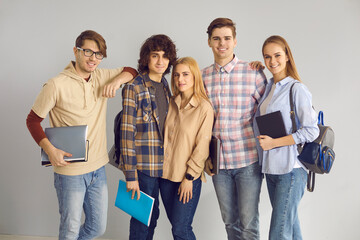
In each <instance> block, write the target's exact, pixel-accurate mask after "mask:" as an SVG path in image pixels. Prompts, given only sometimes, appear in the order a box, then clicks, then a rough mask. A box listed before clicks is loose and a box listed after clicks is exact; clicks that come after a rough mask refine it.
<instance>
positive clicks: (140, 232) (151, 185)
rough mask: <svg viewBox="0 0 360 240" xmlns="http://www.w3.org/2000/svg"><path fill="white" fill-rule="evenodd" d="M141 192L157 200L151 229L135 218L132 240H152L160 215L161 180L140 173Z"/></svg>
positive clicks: (132, 224)
mask: <svg viewBox="0 0 360 240" xmlns="http://www.w3.org/2000/svg"><path fill="white" fill-rule="evenodd" d="M138 179H139V186H140V190H141V191H143V192H145V193H146V194H148V195H150V196H152V197H153V198H154V199H155V202H154V207H153V212H152V215H151V221H150V225H149V227H148V226H146V225H145V224H143V223H142V222H139V221H138V220H136V219H135V218H131V220H130V237H129V239H130V240H151V239H153V236H154V231H155V227H156V222H157V219H158V218H159V215H160V210H159V191H160V186H159V185H160V181H161V178H158V177H150V176H148V175H146V174H143V173H141V172H140V171H138Z"/></svg>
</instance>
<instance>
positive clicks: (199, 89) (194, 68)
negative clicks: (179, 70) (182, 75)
mask: <svg viewBox="0 0 360 240" xmlns="http://www.w3.org/2000/svg"><path fill="white" fill-rule="evenodd" d="M178 64H184V65H186V66H188V67H189V69H190V72H191V74H192V75H193V76H194V96H195V97H197V98H198V99H201V98H203V99H205V100H207V101H208V102H210V100H209V98H208V96H207V94H206V91H205V88H204V83H203V81H202V76H201V72H200V68H199V65H198V64H197V62H196V60H195V59H193V58H192V57H183V58H179V59H178V60H177V61H176V63H175V64H174V67H173V71H172V74H171V90H172V92H173V94H174V96H177V95H178V94H180V91H179V89H178V88H177V86H176V84H175V79H174V74H175V68H176V66H177V65H178Z"/></svg>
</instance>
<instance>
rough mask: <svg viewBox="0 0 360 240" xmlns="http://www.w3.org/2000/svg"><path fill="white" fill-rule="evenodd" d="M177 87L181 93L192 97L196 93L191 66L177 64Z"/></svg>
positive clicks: (175, 79)
mask: <svg viewBox="0 0 360 240" xmlns="http://www.w3.org/2000/svg"><path fill="white" fill-rule="evenodd" d="M173 76H174V81H175V86H176V87H177V89H178V90H179V92H180V93H183V94H186V95H192V94H193V92H194V75H193V74H192V73H191V71H190V68H189V66H187V65H185V64H177V65H176V67H175V69H174V74H173Z"/></svg>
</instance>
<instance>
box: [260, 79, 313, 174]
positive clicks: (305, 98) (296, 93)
mask: <svg viewBox="0 0 360 240" xmlns="http://www.w3.org/2000/svg"><path fill="white" fill-rule="evenodd" d="M294 82H298V83H297V84H295V85H294V87H293V90H292V91H293V98H294V105H295V112H296V117H295V118H296V125H297V129H298V130H297V131H296V132H295V133H292V123H291V118H290V100H289V93H290V87H291V85H292V84H293V83H294ZM273 84H274V80H273V79H272V78H271V79H270V80H269V84H267V86H266V89H265V93H264V95H263V97H262V98H261V100H260V103H259V106H258V109H257V111H256V114H255V117H257V116H259V115H260V106H261V104H262V103H263V101H264V99H265V98H266V97H267V96H268V95H269V92H270V90H271V87H272V85H273ZM275 111H280V112H281V114H282V117H283V119H284V124H285V129H286V132H287V134H288V135H290V134H292V136H293V138H294V141H295V143H296V144H299V143H305V142H312V141H314V140H315V139H316V138H317V137H318V136H319V128H318V126H317V114H316V112H315V110H314V109H313V107H312V96H311V93H310V92H309V90H308V89H307V87H306V86H305V85H304V84H302V83H300V82H299V81H297V80H295V79H293V78H291V77H286V78H284V79H283V80H281V81H280V82H278V83H276V86H275V90H274V94H273V97H272V98H271V100H270V102H269V105H268V106H267V109H266V113H271V112H275ZM253 126H254V133H255V136H259V135H260V134H259V129H258V127H257V124H256V121H254V122H253ZM256 144H257V149H258V153H259V162H260V164H261V165H262V172H263V173H269V174H286V173H289V172H291V171H292V169H293V167H294V165H295V161H298V163H299V164H300V165H301V163H300V162H299V160H298V159H297V156H298V152H297V146H296V144H295V145H291V146H283V147H279V148H274V149H271V150H268V151H263V150H262V148H261V147H260V145H259V141H258V140H257V141H256Z"/></svg>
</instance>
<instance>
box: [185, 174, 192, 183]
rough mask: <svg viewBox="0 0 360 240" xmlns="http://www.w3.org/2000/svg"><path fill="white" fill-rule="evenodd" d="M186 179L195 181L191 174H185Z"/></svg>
mask: <svg viewBox="0 0 360 240" xmlns="http://www.w3.org/2000/svg"><path fill="white" fill-rule="evenodd" d="M185 178H186V179H187V180H190V181H192V180H194V177H193V176H191V174H189V173H186V174H185Z"/></svg>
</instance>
